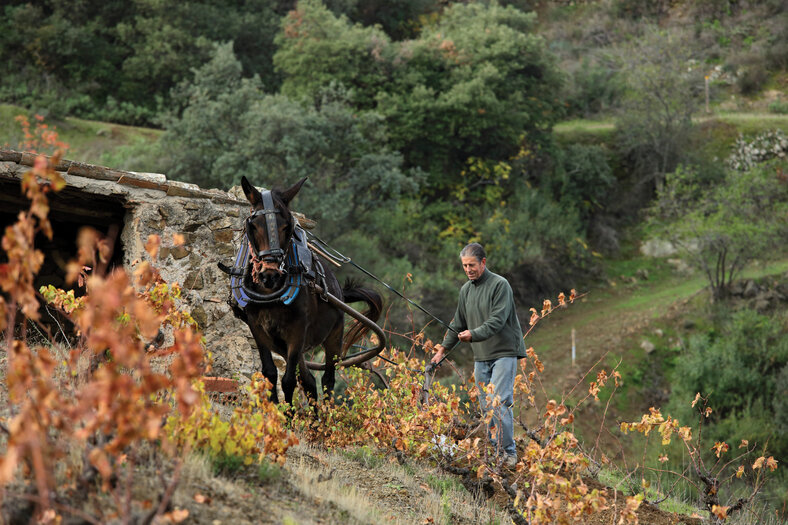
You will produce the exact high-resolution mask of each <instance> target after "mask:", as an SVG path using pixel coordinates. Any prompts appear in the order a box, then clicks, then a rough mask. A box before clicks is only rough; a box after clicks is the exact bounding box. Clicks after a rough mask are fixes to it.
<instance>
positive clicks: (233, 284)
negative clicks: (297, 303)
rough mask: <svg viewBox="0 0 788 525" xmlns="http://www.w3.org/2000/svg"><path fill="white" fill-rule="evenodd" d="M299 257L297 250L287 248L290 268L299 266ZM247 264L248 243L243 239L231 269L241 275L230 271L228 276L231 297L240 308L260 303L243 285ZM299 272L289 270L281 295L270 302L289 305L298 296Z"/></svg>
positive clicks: (299, 285) (300, 281) (299, 289)
mask: <svg viewBox="0 0 788 525" xmlns="http://www.w3.org/2000/svg"><path fill="white" fill-rule="evenodd" d="M299 262H300V261H299V257H298V250H297V249H294V250H288V254H287V263H288V265H289V266H290V267H291V268H298V267H299ZM248 265H249V243H248V242H245V239H244V240H242V241H241V245H240V246H239V247H238V252H237V253H236V255H235V264H234V265H233V268H232V269H233V270H240V272H239V273H242V275H237V274H236V273H232V274H231V277H230V290H231V292H230V293H231V294H232V297H233V299H234V300H235V302H236V303H238V306H239V307H240V308H246V305H248V304H249V303H260V301H258V300H255V299H253V298H252V297H250V295H249V294H248V293H247V291H246V286H245V285H244V279H245V278H246V267H247V266H248ZM301 283H302V280H301V272H291V273H288V275H287V285H286V286H285V287H284V288H283V290H282V293H281V295H279V296H278V297H276V298H275V299H272V300H271V301H270V302H274V301H281V302H282V303H283V304H286V305H289V304H291V303H292V302H293V301H294V300H295V299H296V297H298V292H299V291H301Z"/></svg>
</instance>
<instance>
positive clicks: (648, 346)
mask: <svg viewBox="0 0 788 525" xmlns="http://www.w3.org/2000/svg"><path fill="white" fill-rule="evenodd" d="M640 348H642V349H643V350H644V351H645V352H646V354H650V353H651V352H653V351H654V350H656V349H657V346H656V345H655V344H654V343H652V342H651V341H649V340H648V339H644V340H643V342H642V343H640Z"/></svg>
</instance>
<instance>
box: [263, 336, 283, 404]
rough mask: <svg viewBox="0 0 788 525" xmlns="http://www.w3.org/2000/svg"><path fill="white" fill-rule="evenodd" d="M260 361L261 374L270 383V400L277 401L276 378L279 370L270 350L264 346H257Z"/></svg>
mask: <svg viewBox="0 0 788 525" xmlns="http://www.w3.org/2000/svg"><path fill="white" fill-rule="evenodd" d="M259 350H260V361H261V362H262V363H263V375H264V376H265V378H266V379H268V381H270V383H271V397H270V399H271V401H272V402H274V403H279V394H277V393H276V380H277V379H278V378H279V370H278V369H277V368H276V365H275V364H274V358H273V356H272V355H271V352H270V351H269V350H268V349H267V348H265V347H259Z"/></svg>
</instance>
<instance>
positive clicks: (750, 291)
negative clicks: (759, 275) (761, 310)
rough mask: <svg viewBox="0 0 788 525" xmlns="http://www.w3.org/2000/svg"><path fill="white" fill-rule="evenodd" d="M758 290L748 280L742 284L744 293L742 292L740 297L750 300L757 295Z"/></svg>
mask: <svg viewBox="0 0 788 525" xmlns="http://www.w3.org/2000/svg"><path fill="white" fill-rule="evenodd" d="M759 291H760V288H759V287H758V285H757V284H756V283H755V281H753V280H752V279H748V280H747V282H746V283H745V284H744V291H743V292H742V297H746V298H748V299H751V298H753V297H755V296H756V295H758V292H759Z"/></svg>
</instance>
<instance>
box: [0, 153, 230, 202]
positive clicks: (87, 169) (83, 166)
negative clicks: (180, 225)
mask: <svg viewBox="0 0 788 525" xmlns="http://www.w3.org/2000/svg"><path fill="white" fill-rule="evenodd" d="M44 156H45V157H46V158H47V159H48V160H49V159H51V157H50V156H49V155H44ZM36 157H38V154H36V153H30V152H26V151H16V150H12V149H7V148H0V162H2V161H5V162H14V163H16V164H19V165H21V166H29V167H32V166H33V165H34V164H35V160H36ZM55 170H57V171H59V172H63V173H66V174H68V175H76V176H79V177H84V178H88V179H95V180H104V181H110V182H116V183H118V184H121V185H124V186H135V187H138V188H146V189H154V190H159V191H162V192H164V193H165V194H167V195H168V196H173V197H189V198H196V199H210V200H212V201H214V202H216V203H221V204H244V203H245V201H240V200H238V199H235V198H233V197H231V196H230V195H229V194H228V193H226V192H224V191H222V190H219V189H210V190H204V189H202V188H200V187H199V186H197V185H196V184H192V183H189V182H180V181H176V180H167V177H166V175H163V174H161V173H139V172H136V171H126V170H117V169H113V168H108V167H106V166H98V165H95V164H88V163H86V162H79V161H76V160H68V159H60V161H59V162H58V163H57V165H56V166H55Z"/></svg>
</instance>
